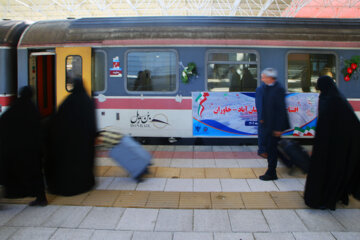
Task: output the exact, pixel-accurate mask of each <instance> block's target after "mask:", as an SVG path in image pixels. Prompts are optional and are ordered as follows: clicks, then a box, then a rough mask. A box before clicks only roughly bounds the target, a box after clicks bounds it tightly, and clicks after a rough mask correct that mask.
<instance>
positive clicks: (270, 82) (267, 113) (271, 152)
mask: <svg viewBox="0 0 360 240" xmlns="http://www.w3.org/2000/svg"><path fill="white" fill-rule="evenodd" d="M276 79H277V71H276V70H275V69H273V68H266V69H265V70H263V71H262V73H261V81H263V82H264V83H265V87H264V93H263V98H262V109H261V120H262V121H263V130H264V131H263V134H264V145H265V149H266V152H267V154H268V156H267V161H268V169H267V171H266V172H265V174H264V175H262V176H260V177H259V178H260V180H263V181H269V180H276V179H278V177H277V174H276V166H277V158H278V150H277V144H278V142H279V140H280V136H281V134H282V132H283V131H284V130H285V129H288V128H289V120H288V115H287V112H286V105H285V90H284V88H283V87H282V86H281V85H280V83H279V82H278V81H277V80H276Z"/></svg>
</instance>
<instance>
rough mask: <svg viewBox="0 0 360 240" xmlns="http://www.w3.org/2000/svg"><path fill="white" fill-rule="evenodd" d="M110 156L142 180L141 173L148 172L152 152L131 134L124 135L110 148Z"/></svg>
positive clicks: (137, 178) (134, 177) (133, 175)
mask: <svg viewBox="0 0 360 240" xmlns="http://www.w3.org/2000/svg"><path fill="white" fill-rule="evenodd" d="M109 156H110V157H111V158H112V159H114V160H115V161H116V162H117V163H118V164H119V165H120V166H121V167H123V168H124V169H126V170H127V171H128V172H129V174H130V176H131V177H132V178H133V179H135V180H140V178H141V175H143V174H144V173H146V172H147V170H148V166H149V165H150V161H151V154H150V153H149V152H148V151H146V150H145V149H144V148H143V147H142V146H141V145H140V144H139V143H138V142H137V141H135V140H134V139H133V138H132V137H130V136H124V137H122V138H121V140H120V142H119V143H118V144H117V145H115V147H113V148H112V149H111V150H110V152H109Z"/></svg>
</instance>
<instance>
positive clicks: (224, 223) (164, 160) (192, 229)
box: [0, 145, 360, 240]
mask: <svg viewBox="0 0 360 240" xmlns="http://www.w3.org/2000/svg"><path fill="white" fill-rule="evenodd" d="M145 148H146V149H148V151H151V152H152V154H153V156H154V159H153V162H152V163H153V165H152V166H151V168H150V173H149V174H148V175H147V178H146V180H145V181H144V182H141V183H136V182H135V181H133V180H131V179H130V178H129V177H128V174H127V173H126V171H124V170H123V169H121V168H120V167H118V166H117V165H116V163H115V162H114V161H112V160H111V159H109V158H108V157H107V154H106V152H102V153H99V157H98V159H97V167H96V169H95V173H96V176H97V177H96V180H97V185H96V189H95V190H93V191H91V192H88V193H84V194H81V195H78V196H73V197H61V196H53V195H48V197H49V201H50V205H48V206H47V207H28V206H27V205H25V204H27V203H28V202H29V201H31V200H32V199H31V198H26V199H13V200H9V199H2V200H1V201H0V203H1V205H0V240H2V239H19V240H22V239H106V240H108V239H109V240H112V239H116V240H239V239H241V240H259V239H260V240H267V239H269V240H282V239H286V240H287V239H291V240H323V239H324V240H335V239H336V240H350V239H351V240H356V239H360V202H359V201H357V200H354V199H353V198H351V200H350V204H349V206H347V207H345V206H342V205H338V208H337V210H336V211H327V210H324V211H321V210H313V209H309V208H307V206H306V205H305V204H304V201H303V197H302V195H303V189H304V185H305V181H306V179H305V177H306V176H305V175H304V174H302V173H301V172H300V171H298V172H293V173H292V174H291V175H289V171H288V170H287V169H285V168H284V167H283V166H282V165H281V164H279V167H278V176H279V179H278V180H276V181H269V182H263V181H260V180H259V179H258V176H259V175H261V174H263V173H264V171H265V170H266V166H267V163H266V160H265V159H261V158H259V157H258V156H257V155H256V147H255V146H173V145H166V146H155V145H146V146H145ZM309 149H310V150H311V148H309Z"/></svg>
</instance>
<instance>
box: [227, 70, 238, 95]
mask: <svg viewBox="0 0 360 240" xmlns="http://www.w3.org/2000/svg"><path fill="white" fill-rule="evenodd" d="M229 70H230V74H231V77H230V87H229V91H230V92H240V91H241V81H240V75H239V74H238V73H237V71H236V68H235V67H230V69H229Z"/></svg>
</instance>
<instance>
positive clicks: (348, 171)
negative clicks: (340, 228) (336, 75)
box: [304, 76, 360, 210]
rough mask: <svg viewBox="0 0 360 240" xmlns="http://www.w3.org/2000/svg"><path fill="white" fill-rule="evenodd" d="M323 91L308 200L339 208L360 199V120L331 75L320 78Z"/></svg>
mask: <svg viewBox="0 0 360 240" xmlns="http://www.w3.org/2000/svg"><path fill="white" fill-rule="evenodd" d="M317 88H318V89H319V90H320V96H319V114H318V122H317V126H316V135H315V143H314V147H313V152H312V156H311V162H310V170H309V173H308V176H307V179H306V185H305V193H304V199H305V203H306V205H308V206H309V207H311V208H319V209H331V210H335V208H336V203H337V202H338V201H340V200H341V201H342V202H343V203H344V204H348V202H349V198H348V195H349V194H352V195H353V196H354V197H355V198H357V199H360V188H359V187H360V178H359V176H360V174H359V173H360V171H359V170H360V137H359V136H360V123H359V120H358V118H357V116H356V115H355V113H354V110H353V109H352V107H351V106H350V104H349V103H348V101H347V100H346V99H345V98H344V97H343V96H342V94H341V93H340V92H339V90H338V89H337V87H336V85H335V83H334V81H333V79H332V78H330V77H329V76H323V77H320V78H319V79H318V81H317Z"/></svg>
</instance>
